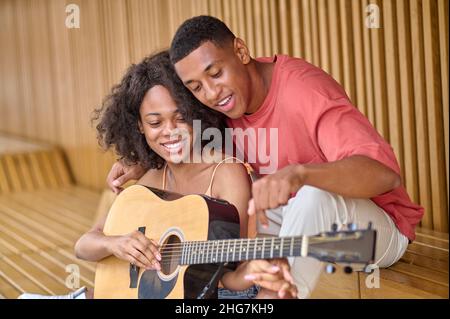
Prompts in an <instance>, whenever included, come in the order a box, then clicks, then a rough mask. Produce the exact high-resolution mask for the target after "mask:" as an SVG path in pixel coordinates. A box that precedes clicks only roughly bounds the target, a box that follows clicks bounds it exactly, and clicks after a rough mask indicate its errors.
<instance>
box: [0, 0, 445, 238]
mask: <svg viewBox="0 0 450 319" xmlns="http://www.w3.org/2000/svg"><path fill="white" fill-rule="evenodd" d="M69 3H74V4H76V5H78V6H79V8H80V18H81V24H80V28H79V29H68V28H66V26H65V24H64V22H65V19H66V16H67V14H66V13H65V8H66V5H67V4H69ZM369 4H372V5H373V4H375V5H377V6H378V8H379V9H380V10H379V13H380V17H379V21H380V25H379V28H368V27H367V26H366V22H367V19H368V18H369V15H371V14H373V13H370V12H368V11H367V8H368V5H369ZM198 14H211V15H215V16H217V17H218V18H220V19H223V20H224V21H225V22H226V23H227V24H228V25H229V26H230V27H231V28H232V29H233V31H235V33H236V35H238V36H239V37H241V38H243V39H244V40H246V41H247V43H248V45H249V48H250V51H251V52H252V54H253V56H261V55H264V56H268V55H273V54H275V53H285V54H291V55H295V56H299V57H303V58H305V59H307V60H308V61H309V62H311V63H313V64H316V65H318V66H320V67H322V68H323V69H324V70H325V71H327V72H329V73H330V74H331V75H332V76H333V77H334V78H335V79H336V80H337V81H338V82H340V83H341V84H342V85H343V86H344V88H345V89H346V91H347V93H348V95H349V97H350V98H351V99H352V101H353V102H354V104H355V106H356V107H358V109H359V110H360V111H361V112H363V113H364V114H365V115H366V116H367V117H368V119H369V120H370V121H371V122H372V124H373V125H374V126H375V127H376V128H377V129H378V131H379V132H380V133H381V134H382V135H383V136H384V137H385V138H386V139H387V140H388V141H389V142H390V143H391V145H392V147H393V149H394V151H395V153H396V155H397V157H398V159H399V162H400V165H401V167H402V173H403V180H404V183H405V185H406V188H407V190H408V193H409V194H410V196H411V198H412V199H413V201H415V202H417V203H420V204H421V205H422V206H424V207H425V211H426V215H425V217H424V219H423V221H422V226H423V227H427V228H430V229H436V230H439V231H445V232H448V213H447V209H448V182H449V180H448V165H449V160H448V153H449V149H448V144H449V142H448V126H449V124H448V110H449V106H448V89H447V87H448V2H447V1H446V0H426V1H425V0H411V1H409V0H398V1H394V0H376V1H373V0H354V1H353V0H319V1H315V0H248V1H239V0H168V1H163V0H116V1H107V0H74V1H64V0H49V1H27V0H18V1H15V0H4V1H1V2H0V23H1V28H0V42H1V43H2V50H1V51H0V80H1V83H2V86H1V87H0V94H1V96H0V101H1V104H0V111H1V116H0V131H3V132H7V133H12V134H15V135H19V136H23V137H29V138H33V139H34V140H42V141H45V142H50V143H53V144H56V145H59V146H60V147H61V148H62V149H63V151H64V153H65V154H66V155H67V159H68V162H69V164H70V167H71V169H72V170H73V175H74V178H75V181H76V182H77V183H78V184H81V185H83V186H86V187H91V188H95V189H98V190H100V189H102V188H103V187H104V186H105V185H104V183H105V182H104V181H105V176H106V173H107V171H108V169H109V167H110V165H111V163H112V162H113V158H114V156H113V155H112V154H110V153H108V154H106V155H105V154H103V153H102V152H100V151H99V148H98V146H97V143H96V140H95V131H94V129H93V128H92V127H91V126H90V122H89V119H90V115H91V112H92V110H93V109H94V108H95V107H98V106H99V105H100V104H101V101H102V99H103V97H104V96H105V95H106V94H107V93H108V92H109V90H110V88H111V86H112V85H113V84H114V83H117V82H118V81H119V80H120V77H121V75H122V74H123V72H124V71H125V69H126V68H127V66H128V65H129V64H130V63H131V62H138V61H139V60H141V59H142V58H143V57H144V56H145V55H148V54H150V53H152V52H154V51H155V50H158V49H162V48H166V47H168V45H169V44H170V39H171V36H172V35H173V33H174V32H175V30H176V28H177V26H178V25H179V24H180V23H181V22H182V21H183V20H185V19H186V18H189V17H191V16H194V15H198ZM30 165H32V162H31V163H30ZM1 174H5V173H4V172H3V171H0V175H1ZM33 182H34V183H40V182H41V183H42V181H39V178H38V179H36V180H34V181H33ZM0 183H1V186H0V187H1V188H2V189H7V188H8V187H11V185H9V184H7V183H5V182H0ZM22 187H23V188H24V189H26V188H27V187H29V185H28V186H27V185H23V186H22Z"/></svg>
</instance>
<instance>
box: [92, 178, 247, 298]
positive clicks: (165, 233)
mask: <svg viewBox="0 0 450 319" xmlns="http://www.w3.org/2000/svg"><path fill="white" fill-rule="evenodd" d="M138 229H140V230H141V231H143V232H144V233H145V235H146V236H147V237H148V238H151V239H153V240H155V241H156V242H158V244H159V245H160V247H161V255H162V260H161V262H160V264H161V270H160V271H157V270H145V269H139V268H137V267H133V266H131V265H130V264H129V263H128V262H126V261H124V260H121V259H118V258H116V257H115V256H110V257H107V258H105V259H103V260H101V261H99V262H98V264H97V270H96V274H95V289H94V298H120V299H128V298H131V299H135V298H139V299H163V298H169V299H173V298H177V299H181V298H197V296H198V295H199V294H200V293H201V292H202V291H203V289H204V287H205V285H207V284H208V283H209V282H210V280H211V278H212V277H213V275H214V274H215V273H216V270H218V269H219V264H200V265H192V266H180V265H179V261H180V260H179V257H180V255H181V252H177V251H176V249H177V247H178V246H177V244H178V243H181V242H184V241H206V240H216V239H230V238H238V237H239V215H238V213H237V210H236V208H235V207H234V206H232V205H231V204H229V203H228V202H225V201H220V200H216V199H212V198H209V197H207V196H203V195H187V196H181V195H178V194H174V193H169V192H165V191H162V190H158V189H154V188H149V187H145V186H142V185H133V186H130V187H128V188H126V189H125V190H124V191H122V192H121V194H120V195H119V196H118V197H117V199H116V200H115V202H114V203H113V205H112V207H111V209H110V211H109V214H108V217H107V219H106V223H105V227H104V233H105V235H107V236H117V235H125V234H128V233H131V232H132V231H135V230H138ZM144 229H145V231H144ZM133 268H134V270H133ZM133 271H134V274H132V272H133ZM218 279H220V276H218V278H217V280H218ZM217 280H216V281H215V282H214V283H213V289H212V294H209V295H208V297H217Z"/></svg>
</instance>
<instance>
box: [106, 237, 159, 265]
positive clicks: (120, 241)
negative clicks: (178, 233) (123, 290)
mask: <svg viewBox="0 0 450 319" xmlns="http://www.w3.org/2000/svg"><path fill="white" fill-rule="evenodd" d="M109 250H110V251H111V254H113V255H114V256H116V257H117V258H120V259H122V260H126V261H128V262H130V263H131V264H134V265H136V266H138V267H140V268H145V269H149V270H155V269H157V270H160V269H161V265H160V263H159V261H161V255H160V253H159V246H158V244H157V243H156V242H155V241H154V240H153V239H148V238H147V237H145V235H144V234H142V233H141V232H140V231H137V230H136V231H134V232H132V233H129V234H127V235H124V236H117V237H112V240H111V242H110V244H109Z"/></svg>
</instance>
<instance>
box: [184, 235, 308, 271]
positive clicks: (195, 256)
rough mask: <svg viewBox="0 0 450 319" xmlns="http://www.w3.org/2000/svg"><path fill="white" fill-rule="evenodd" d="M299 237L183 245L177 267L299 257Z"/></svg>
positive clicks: (300, 240)
mask: <svg viewBox="0 0 450 319" xmlns="http://www.w3.org/2000/svg"><path fill="white" fill-rule="evenodd" d="M302 239H303V238H302V237H274V238H270V237H264V238H255V239H229V240H211V241H195V242H183V243H182V244H181V245H180V249H181V257H180V258H181V259H180V262H179V264H180V265H194V264H210V263H224V262H233V261H243V260H252V259H265V258H270V259H272V258H282V257H289V256H300V255H301V253H302V242H303V240H302Z"/></svg>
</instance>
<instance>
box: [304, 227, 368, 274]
mask: <svg viewBox="0 0 450 319" xmlns="http://www.w3.org/2000/svg"><path fill="white" fill-rule="evenodd" d="M375 243H376V230H374V229H372V225H371V223H369V226H368V227H367V228H366V229H358V228H357V227H356V225H355V224H349V225H347V227H346V229H345V230H339V231H338V230H337V225H335V224H334V225H333V227H332V229H331V231H326V232H322V233H320V234H318V235H316V236H312V237H309V247H308V256H311V257H314V258H316V259H318V260H321V261H324V262H331V263H347V264H363V265H368V264H371V263H372V262H373V261H374V258H375Z"/></svg>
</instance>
